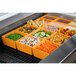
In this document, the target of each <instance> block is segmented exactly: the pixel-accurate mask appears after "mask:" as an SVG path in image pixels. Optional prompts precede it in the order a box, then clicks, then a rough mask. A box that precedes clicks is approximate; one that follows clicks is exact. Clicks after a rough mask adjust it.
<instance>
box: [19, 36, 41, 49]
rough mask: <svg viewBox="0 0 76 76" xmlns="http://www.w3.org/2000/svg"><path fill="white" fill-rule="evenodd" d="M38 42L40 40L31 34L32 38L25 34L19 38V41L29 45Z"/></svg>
mask: <svg viewBox="0 0 76 76" xmlns="http://www.w3.org/2000/svg"><path fill="white" fill-rule="evenodd" d="M39 42H40V39H39V38H38V37H37V36H33V37H32V38H30V37H28V36H27V38H24V39H21V40H20V43H22V44H26V45H28V46H31V47H32V46H34V45H36V44H37V43H39ZM26 49H27V48H26Z"/></svg>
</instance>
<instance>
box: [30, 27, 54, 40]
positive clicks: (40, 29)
mask: <svg viewBox="0 0 76 76" xmlns="http://www.w3.org/2000/svg"><path fill="white" fill-rule="evenodd" d="M42 30H43V31H45V32H46V31H48V30H45V29H43V28H39V29H37V30H36V31H34V32H32V33H31V35H32V36H33V34H34V33H35V32H37V31H42ZM50 33H54V32H52V31H50ZM50 36H51V35H50ZM48 37H49V36H48ZM48 37H46V38H45V39H47V38H48ZM39 38H40V37H39ZM40 39H41V40H44V39H43V38H40Z"/></svg>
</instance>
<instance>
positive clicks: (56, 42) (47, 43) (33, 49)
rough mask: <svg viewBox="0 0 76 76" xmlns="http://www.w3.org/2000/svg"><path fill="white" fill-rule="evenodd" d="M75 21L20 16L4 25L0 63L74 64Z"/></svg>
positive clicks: (52, 15)
mask: <svg viewBox="0 0 76 76" xmlns="http://www.w3.org/2000/svg"><path fill="white" fill-rule="evenodd" d="M64 16H65V17H64ZM17 18H18V19H17ZM13 20H14V22H13ZM73 20H75V17H72V16H68V15H65V14H59V13H35V14H32V15H30V16H28V17H25V14H23V13H20V14H17V15H15V16H12V17H11V18H8V19H6V20H4V21H2V22H1V24H0V25H6V26H5V27H3V28H0V63H75V61H76V57H75V54H76V53H75V52H76V26H75V25H76V24H75V23H76V22H75V21H73ZM9 21H10V22H9ZM8 23H10V24H8Z"/></svg>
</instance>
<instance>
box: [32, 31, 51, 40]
mask: <svg viewBox="0 0 76 76" xmlns="http://www.w3.org/2000/svg"><path fill="white" fill-rule="evenodd" d="M51 34H52V33H51V32H50V31H46V32H45V31H43V30H41V31H37V32H35V33H34V34H33V36H35V35H36V36H37V37H40V38H43V39H45V38H46V37H48V36H50V35H51Z"/></svg>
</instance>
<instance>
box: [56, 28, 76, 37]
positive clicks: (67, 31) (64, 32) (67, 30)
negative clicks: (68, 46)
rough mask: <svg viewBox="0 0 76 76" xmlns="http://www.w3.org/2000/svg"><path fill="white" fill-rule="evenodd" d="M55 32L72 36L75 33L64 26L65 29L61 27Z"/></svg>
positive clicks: (75, 31)
mask: <svg viewBox="0 0 76 76" xmlns="http://www.w3.org/2000/svg"><path fill="white" fill-rule="evenodd" d="M57 32H59V33H62V34H65V35H68V36H73V35H74V34H76V30H69V28H66V29H63V28H62V29H60V30H59V31H57Z"/></svg>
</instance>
